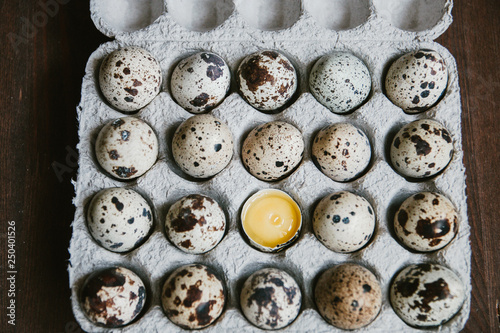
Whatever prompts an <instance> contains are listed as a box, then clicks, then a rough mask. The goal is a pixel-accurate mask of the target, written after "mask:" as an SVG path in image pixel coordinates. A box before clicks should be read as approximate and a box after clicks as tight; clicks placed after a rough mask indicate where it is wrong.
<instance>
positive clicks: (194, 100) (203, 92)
mask: <svg viewBox="0 0 500 333" xmlns="http://www.w3.org/2000/svg"><path fill="white" fill-rule="evenodd" d="M230 84H231V73H230V70H229V67H228V66H227V64H226V62H225V61H224V59H222V58H221V57H220V56H218V55H217V54H214V53H209V52H200V53H196V54H194V55H192V56H190V57H187V58H185V59H183V60H181V61H180V62H179V64H177V66H176V67H175V69H174V71H173V73H172V78H171V80H170V90H171V92H172V96H173V97H174V99H175V100H176V102H177V103H178V104H179V105H180V106H181V107H183V108H184V109H185V110H186V111H189V112H191V113H203V112H207V111H210V110H212V109H213V108H214V107H216V106H217V105H218V104H219V103H221V102H222V100H223V99H224V98H225V97H226V94H227V92H228V91H229V86H230Z"/></svg>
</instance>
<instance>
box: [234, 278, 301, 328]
mask: <svg viewBox="0 0 500 333" xmlns="http://www.w3.org/2000/svg"><path fill="white" fill-rule="evenodd" d="M301 304H302V294H301V292H300V288H299V286H298V284H297V282H295V280H294V279H293V278H292V277H291V276H290V275H289V274H288V273H286V272H284V271H281V270H279V269H276V268H264V269H261V270H259V271H257V272H255V273H253V274H252V275H251V276H250V277H249V278H248V279H247V280H246V281H245V284H244V285H243V290H242V291H241V295H240V305H241V309H242V311H243V314H244V315H245V317H246V318H247V319H248V321H250V322H251V323H252V324H254V325H255V326H257V327H259V328H262V329H266V330H277V329H280V328H283V327H286V326H288V325H290V324H291V323H292V322H293V321H294V320H295V318H297V316H298V315H299V311H300V306H301Z"/></svg>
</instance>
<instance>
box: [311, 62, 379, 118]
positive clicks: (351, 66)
mask: <svg viewBox="0 0 500 333" xmlns="http://www.w3.org/2000/svg"><path fill="white" fill-rule="evenodd" d="M309 89H310V90H311V93H312V94H313V95H314V97H316V99H317V100H318V102H320V103H321V104H323V105H324V106H325V107H327V108H328V109H330V110H331V111H332V112H335V113H339V114H342V113H348V112H350V111H352V110H354V109H356V108H358V107H359V106H361V105H362V104H363V103H364V102H365V101H366V99H367V98H368V95H369V94H370V91H371V89H372V79H371V76H370V71H369V70H368V68H367V67H366V65H365V63H364V62H363V61H362V60H361V59H359V58H358V57H356V56H354V55H353V54H351V53H347V52H333V53H331V54H328V55H325V56H323V57H321V58H320V59H319V60H318V61H317V62H316V63H315V64H314V66H313V68H312V70H311V75H310V76H309Z"/></svg>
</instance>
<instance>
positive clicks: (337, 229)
mask: <svg viewBox="0 0 500 333" xmlns="http://www.w3.org/2000/svg"><path fill="white" fill-rule="evenodd" d="M313 230H314V234H315V235H316V237H317V238H318V240H319V241H320V242H321V243H323V245H325V246H326V247H327V248H329V249H330V250H332V251H335V252H343V253H349V252H354V251H357V250H360V249H361V248H363V247H364V246H365V245H366V244H367V243H368V242H369V241H370V239H371V237H372V235H373V232H374V230H375V214H374V211H373V208H372V206H371V205H370V203H369V202H368V201H367V200H366V199H365V198H363V197H361V196H359V195H356V194H354V193H351V192H346V191H342V192H336V193H332V194H329V195H327V196H325V197H324V198H323V199H322V200H321V201H320V203H319V204H318V206H317V207H316V209H315V210H314V214H313Z"/></svg>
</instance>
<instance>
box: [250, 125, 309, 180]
mask: <svg viewBox="0 0 500 333" xmlns="http://www.w3.org/2000/svg"><path fill="white" fill-rule="evenodd" d="M303 154H304V139H303V138H302V133H301V132H300V131H299V130H298V129H297V128H296V127H294V126H293V125H291V124H288V123H285V122H282V121H273V122H270V123H266V124H262V125H259V126H257V127H256V128H254V129H253V130H252V131H251V132H250V133H249V134H248V136H247V137H246V139H245V141H244V142H243V147H242V153H241V157H242V160H243V164H244V165H245V168H246V169H247V170H248V171H249V172H250V173H251V174H252V175H254V176H255V177H257V178H258V179H260V180H265V181H273V180H278V179H281V178H284V177H286V176H288V175H289V174H290V173H292V172H293V171H294V169H295V168H296V167H297V166H298V165H299V164H300V161H302V156H303Z"/></svg>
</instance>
